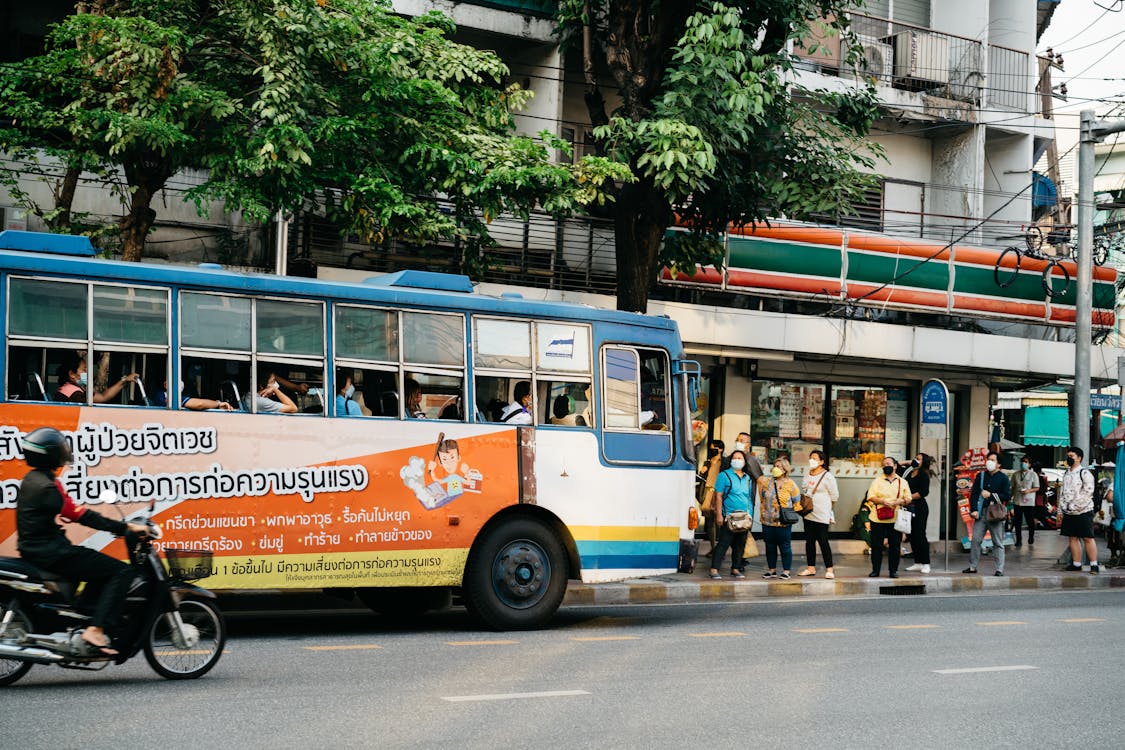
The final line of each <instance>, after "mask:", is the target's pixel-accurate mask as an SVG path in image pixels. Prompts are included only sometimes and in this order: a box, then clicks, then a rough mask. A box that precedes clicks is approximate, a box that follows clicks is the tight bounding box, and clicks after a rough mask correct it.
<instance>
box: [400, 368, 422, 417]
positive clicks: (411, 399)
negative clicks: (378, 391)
mask: <svg viewBox="0 0 1125 750" xmlns="http://www.w3.org/2000/svg"><path fill="white" fill-rule="evenodd" d="M404 390H405V391H406V398H405V399H404V402H405V403H406V418H407V419H425V418H426V412H424V411H422V385H421V384H420V383H419V382H418V381H417V380H415V379H414V378H407V379H406V382H405V385H404Z"/></svg>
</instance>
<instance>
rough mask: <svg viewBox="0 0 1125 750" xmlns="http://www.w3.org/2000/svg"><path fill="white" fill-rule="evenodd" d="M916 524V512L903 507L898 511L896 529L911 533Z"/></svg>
mask: <svg viewBox="0 0 1125 750" xmlns="http://www.w3.org/2000/svg"><path fill="white" fill-rule="evenodd" d="M913 524H914V514H913V513H911V512H910V511H908V510H906V509H905V508H903V509H902V510H900V511H899V512H898V518H896V519H895V531H901V532H902V533H903V534H909V533H910V529H911V526H913Z"/></svg>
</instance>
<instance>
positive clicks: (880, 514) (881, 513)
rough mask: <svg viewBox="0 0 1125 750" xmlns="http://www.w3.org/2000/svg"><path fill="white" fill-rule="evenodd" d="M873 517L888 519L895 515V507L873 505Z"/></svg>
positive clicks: (881, 519)
mask: <svg viewBox="0 0 1125 750" xmlns="http://www.w3.org/2000/svg"><path fill="white" fill-rule="evenodd" d="M875 517H876V518H877V519H879V520H880V521H889V520H891V519H892V518H894V517H895V509H894V508H891V507H888V506H886V505H877V506H875Z"/></svg>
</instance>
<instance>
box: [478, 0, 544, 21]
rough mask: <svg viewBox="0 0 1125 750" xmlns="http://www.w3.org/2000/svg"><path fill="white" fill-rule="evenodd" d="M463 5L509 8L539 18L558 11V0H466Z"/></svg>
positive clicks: (514, 11)
mask: <svg viewBox="0 0 1125 750" xmlns="http://www.w3.org/2000/svg"><path fill="white" fill-rule="evenodd" d="M465 5H481V6H484V7H486V8H496V9H498V10H510V11H512V12H513V13H523V14H525V15H529V16H539V17H540V18H554V16H555V14H556V13H558V11H559V3H558V0H466V2H465Z"/></svg>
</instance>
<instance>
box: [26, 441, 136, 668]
mask: <svg viewBox="0 0 1125 750" xmlns="http://www.w3.org/2000/svg"><path fill="white" fill-rule="evenodd" d="M20 444H21V447H22V448H23V454H24V458H25V460H26V461H27V463H28V465H29V466H30V467H31V471H29V472H28V473H27V475H26V476H25V477H24V478H23V481H22V482H20V489H19V492H18V493H17V495H16V531H17V538H18V542H17V546H18V548H19V553H20V556H21V557H23V558H24V559H25V560H27V561H28V562H29V563H31V564H32V565H35V566H37V567H39V568H43V569H44V570H49V571H51V572H52V573H56V574H58V575H61V576H63V577H65V578H71V579H74V580H82V581H85V582H86V587H87V591H88V592H89V593H90V594H91V595H95V596H96V597H97V605H96V606H95V609H94V614H93V618H92V620H91V624H90V626H89V627H87V628H86V630H85V631H83V633H82V640H84V641H85V642H86V643H88V644H89V645H90V646H91V647H92V648H93V649H94V650H97V651H100V652H101V653H102V654H104V655H106V656H115V655H116V654H117V651H115V650H114V649H112V648H110V639H109V636H107V635H106V633H105V628H106V626H109V625H112V624H114V622H116V620H117V617H118V615H119V613H120V611H121V605H122V604H123V603H124V601H125V595H126V593H127V591H128V587H129V583H130V581H131V580H132V577H133V571H132V569H131V568H130V567H129V566H128V565H126V564H125V563H123V562H121V561H120V560H115V559H114V558H112V557H110V556H109V555H105V554H102V553H101V552H98V551H97V550H92V549H90V548H89V547H81V546H79V545H75V544H71V543H70V541H69V540H68V539H67V538H66V534H65V532H64V531H63V528H62V527H61V526H59V525H58V524H57V523H56V522H55V518H56V516H57V517H60V518H62V519H63V521H65V522H76V523H80V524H82V525H83V526H88V527H90V528H92V529H98V530H100V531H108V532H111V533H113V534H117V535H121V534H124V533H125V531H126V529H128V530H129V531H133V532H135V533H138V534H144V533H145V532H146V527H145V526H144V525H142V524H137V523H126V522H124V521H117V520H114V519H112V518H106V517H105V516H103V515H101V514H99V513H95V512H94V511H92V510H90V509H89V508H86V507H84V506H82V507H80V506H77V505H75V504H74V500H72V499H71V497H70V496H69V495H68V494H67V493H66V490H65V489H64V488H63V486H62V482H60V481H59V480H58V479H57V477H56V475H57V474H58V471H59V469H60V468H61V467H63V466H65V465H66V464H68V463H70V461H71V458H72V456H71V452H70V446H68V445H67V442H66V438H65V437H64V436H63V434H62V433H61V432H59V431H58V430H56V429H54V428H53V427H40V428H39V429H37V430H33V431H31V432H29V433H28V434H27V435H25V436H24V437H23V439H22V440H21V441H20Z"/></svg>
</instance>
